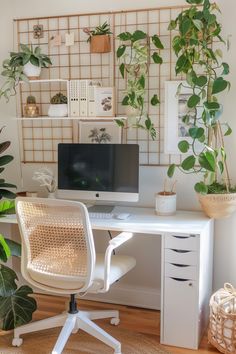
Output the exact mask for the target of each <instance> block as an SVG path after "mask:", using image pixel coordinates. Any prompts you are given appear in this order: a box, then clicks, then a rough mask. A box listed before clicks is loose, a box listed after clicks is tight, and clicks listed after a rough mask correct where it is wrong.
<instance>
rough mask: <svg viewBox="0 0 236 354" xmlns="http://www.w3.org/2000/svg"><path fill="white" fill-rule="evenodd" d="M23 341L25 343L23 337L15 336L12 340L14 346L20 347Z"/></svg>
mask: <svg viewBox="0 0 236 354" xmlns="http://www.w3.org/2000/svg"><path fill="white" fill-rule="evenodd" d="M22 343H23V339H22V338H13V340H12V346H13V347H20V346H21V344H22Z"/></svg>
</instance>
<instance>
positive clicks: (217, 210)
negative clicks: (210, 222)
mask: <svg viewBox="0 0 236 354" xmlns="http://www.w3.org/2000/svg"><path fill="white" fill-rule="evenodd" d="M198 200H199V202H200V204H201V206H202V209H203V211H204V213H205V214H206V215H207V216H209V217H210V218H215V219H222V218H227V217H229V216H230V215H231V214H232V213H234V212H235V211H236V193H227V194H206V195H202V194H198Z"/></svg>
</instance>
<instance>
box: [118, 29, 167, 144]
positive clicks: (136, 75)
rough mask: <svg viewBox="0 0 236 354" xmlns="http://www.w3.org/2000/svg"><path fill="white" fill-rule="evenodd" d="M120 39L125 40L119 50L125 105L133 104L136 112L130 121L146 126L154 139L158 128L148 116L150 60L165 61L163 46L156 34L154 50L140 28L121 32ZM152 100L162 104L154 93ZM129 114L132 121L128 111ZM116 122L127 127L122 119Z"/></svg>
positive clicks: (138, 126) (153, 104)
mask: <svg viewBox="0 0 236 354" xmlns="http://www.w3.org/2000/svg"><path fill="white" fill-rule="evenodd" d="M118 38H119V39H120V41H121V42H122V43H121V44H120V46H119V47H118V49H117V53H116V54H117V58H118V59H119V61H120V65H119V70H120V74H121V76H122V78H123V79H125V80H126V90H125V96H124V98H123V100H122V105H124V106H126V107H131V109H133V111H134V112H135V113H134V114H133V115H136V116H137V120H136V121H135V123H131V126H134V127H137V128H141V129H146V130H147V131H148V132H149V133H150V136H151V138H152V139H153V140H154V139H155V138H156V129H155V127H154V124H153V122H152V121H151V118H150V116H149V115H148V111H147V107H146V104H145V96H146V78H147V76H148V66H149V63H150V61H153V62H154V63H156V64H162V61H163V60H162V58H161V56H160V53H159V51H160V50H161V49H163V48H164V47H163V44H162V43H161V41H160V39H159V37H158V36H157V35H153V36H152V37H151V43H152V44H153V46H154V48H155V50H154V51H153V52H152V51H151V50H150V44H149V37H148V35H147V34H146V33H145V32H143V31H140V30H137V31H135V32H133V33H130V32H123V33H120V34H119V35H118ZM150 103H151V105H152V106H157V105H158V104H159V103H160V102H159V99H158V96H157V94H154V95H153V97H152V98H151V100H150ZM127 115H128V120H129V114H127ZM131 116H132V114H131ZM130 121H131V120H130ZM116 122H117V123H118V124H119V125H120V126H124V121H123V120H116ZM128 123H129V122H128Z"/></svg>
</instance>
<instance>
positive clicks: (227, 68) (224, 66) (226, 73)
mask: <svg viewBox="0 0 236 354" xmlns="http://www.w3.org/2000/svg"><path fill="white" fill-rule="evenodd" d="M222 66H223V69H224V70H223V72H222V75H228V74H229V71H230V70H229V64H227V63H222Z"/></svg>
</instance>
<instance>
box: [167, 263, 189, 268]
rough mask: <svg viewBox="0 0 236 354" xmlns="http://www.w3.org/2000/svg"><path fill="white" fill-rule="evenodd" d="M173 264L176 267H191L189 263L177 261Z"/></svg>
mask: <svg viewBox="0 0 236 354" xmlns="http://www.w3.org/2000/svg"><path fill="white" fill-rule="evenodd" d="M171 264H172V265H173V266H175V267H179V268H187V267H190V266H189V265H187V264H176V263H171Z"/></svg>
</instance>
